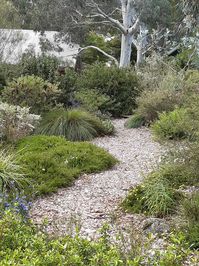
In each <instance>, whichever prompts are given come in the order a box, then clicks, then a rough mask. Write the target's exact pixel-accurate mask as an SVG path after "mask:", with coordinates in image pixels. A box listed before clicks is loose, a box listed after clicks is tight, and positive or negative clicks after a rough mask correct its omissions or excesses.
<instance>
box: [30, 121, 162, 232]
mask: <svg viewBox="0 0 199 266" xmlns="http://www.w3.org/2000/svg"><path fill="white" fill-rule="evenodd" d="M124 122H125V120H124V119H120V120H115V121H114V125H115V128H116V135H115V136H111V137H103V138H98V139H95V140H94V141H93V143H94V144H96V145H97V146H99V147H103V148H104V149H106V150H107V151H109V152H110V153H111V154H113V155H114V156H115V157H116V158H118V159H119V161H120V163H119V164H117V165H116V166H115V167H114V168H113V169H111V170H109V171H105V172H102V173H98V174H89V175H84V176H82V177H80V178H79V179H78V180H77V181H76V182H75V184H74V185H73V186H71V187H69V188H66V189H60V190H59V191H58V192H57V193H55V194H53V195H51V196H48V197H45V198H40V199H38V200H36V201H35V202H34V203H33V206H32V210H31V216H32V218H33V220H34V221H35V223H37V224H40V223H41V222H42V221H43V220H44V218H47V219H48V222H49V226H48V230H49V231H50V232H51V231H53V232H56V233H61V234H63V233H66V232H67V233H68V232H69V230H71V229H72V225H74V224H78V225H79V226H80V233H81V234H82V235H84V236H88V237H95V236H96V235H97V231H98V229H99V228H100V227H101V226H102V225H103V223H104V222H110V220H111V219H112V220H113V217H115V215H116V213H118V206H119V203H120V202H121V200H122V199H123V198H124V197H125V196H126V194H127V192H128V190H129V189H130V188H131V187H132V186H135V185H136V184H137V183H139V182H140V181H141V180H142V178H143V175H144V173H146V172H148V171H150V170H152V168H153V167H154V166H155V165H156V164H157V162H158V161H159V160H160V156H161V154H162V152H161V147H160V145H159V144H158V143H156V142H154V141H153V140H152V138H151V134H150V132H149V130H148V129H146V128H141V129H125V128H124ZM120 218H121V217H120Z"/></svg>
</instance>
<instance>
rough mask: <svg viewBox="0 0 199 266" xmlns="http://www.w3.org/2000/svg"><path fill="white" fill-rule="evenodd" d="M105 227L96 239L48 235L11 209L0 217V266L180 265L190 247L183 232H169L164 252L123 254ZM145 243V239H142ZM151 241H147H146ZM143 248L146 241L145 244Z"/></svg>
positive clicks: (141, 251)
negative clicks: (112, 241) (170, 233)
mask: <svg viewBox="0 0 199 266" xmlns="http://www.w3.org/2000/svg"><path fill="white" fill-rule="evenodd" d="M107 230H108V229H106V228H105V229H103V230H101V231H102V232H101V235H100V238H99V239H98V240H96V241H94V240H87V239H85V238H82V237H80V236H79V235H78V234H76V235H75V236H74V237H71V236H64V237H59V238H58V237H54V238H52V237H49V235H47V234H46V233H45V232H41V231H38V229H37V228H36V227H35V226H34V225H33V224H32V223H31V222H24V219H23V218H21V217H20V216H18V215H16V214H13V213H12V212H11V211H8V212H6V213H5V215H4V217H3V218H2V219H1V220H0V236H1V237H0V254H1V262H0V265H2V266H3V265H13V266H14V265H24V266H29V265H37V266H43V265H56V266H72V265H75V266H107V265H117V266H123V265H126V266H137V265H144V266H147V265H165V266H166V265H179V266H180V265H182V264H183V262H184V261H185V260H186V258H187V257H188V256H189V255H190V250H189V249H188V245H187V243H186V242H185V239H184V236H182V234H172V235H171V236H170V237H168V239H166V240H167V242H168V243H169V244H168V246H167V247H165V249H164V252H159V251H158V250H157V251H156V250H155V252H154V254H153V256H151V255H150V254H148V253H147V252H146V253H144V252H143V248H139V246H138V247H137V246H136V248H137V252H135V250H132V251H130V252H127V253H124V251H122V249H121V248H119V247H118V245H116V244H113V243H111V240H110V237H109V233H108V231H107ZM147 241H148V240H147ZM145 242H146V241H145ZM148 242H150V241H148ZM144 246H145V250H146V243H145V245H144Z"/></svg>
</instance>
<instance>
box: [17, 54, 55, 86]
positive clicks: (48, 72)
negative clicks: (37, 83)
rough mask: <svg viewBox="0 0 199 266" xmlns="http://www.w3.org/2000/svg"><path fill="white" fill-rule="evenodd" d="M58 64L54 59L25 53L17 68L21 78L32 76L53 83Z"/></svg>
mask: <svg viewBox="0 0 199 266" xmlns="http://www.w3.org/2000/svg"><path fill="white" fill-rule="evenodd" d="M59 64H60V62H59V60H58V59H57V58H56V57H53V56H47V55H40V56H38V57H37V56H35V55H32V53H27V54H25V55H24V56H23V57H22V60H21V62H20V63H19V65H18V68H19V70H20V75H22V76H32V75H34V76H37V77H40V78H42V79H43V80H47V81H49V82H51V83H54V81H55V78H56V75H57V70H58V67H59Z"/></svg>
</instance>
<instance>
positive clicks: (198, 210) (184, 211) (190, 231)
mask: <svg viewBox="0 0 199 266" xmlns="http://www.w3.org/2000/svg"><path fill="white" fill-rule="evenodd" d="M181 216H182V218H183V220H185V221H186V228H185V229H186V230H185V232H186V237H187V240H188V241H189V243H190V245H191V246H192V248H199V192H194V193H193V194H191V196H189V197H187V198H185V199H184V200H183V201H182V204H181Z"/></svg>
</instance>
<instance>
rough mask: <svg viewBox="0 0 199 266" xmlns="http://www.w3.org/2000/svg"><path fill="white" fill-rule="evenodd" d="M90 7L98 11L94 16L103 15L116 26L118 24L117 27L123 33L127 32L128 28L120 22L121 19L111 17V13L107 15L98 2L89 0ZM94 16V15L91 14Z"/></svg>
mask: <svg viewBox="0 0 199 266" xmlns="http://www.w3.org/2000/svg"><path fill="white" fill-rule="evenodd" d="M86 5H87V6H88V7H91V8H95V9H96V10H97V11H98V13H97V14H95V15H94V16H95V17H96V16H98V17H103V18H105V19H107V20H109V21H110V22H111V23H112V24H113V25H114V26H116V28H118V29H119V30H120V31H121V32H122V33H123V34H126V29H125V27H124V26H123V25H122V23H120V21H119V20H117V19H114V18H112V17H110V16H109V15H107V14H106V13H105V12H104V11H103V10H102V9H101V8H100V7H99V5H98V4H96V3H95V2H94V1H92V0H90V1H88V2H87V4H86ZM91 17H92V16H91Z"/></svg>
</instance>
